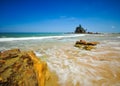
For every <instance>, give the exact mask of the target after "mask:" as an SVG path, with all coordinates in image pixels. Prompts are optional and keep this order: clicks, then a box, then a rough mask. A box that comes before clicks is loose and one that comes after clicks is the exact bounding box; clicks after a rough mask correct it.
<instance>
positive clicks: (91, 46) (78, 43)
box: [75, 40, 99, 50]
mask: <svg viewBox="0 0 120 86" xmlns="http://www.w3.org/2000/svg"><path fill="white" fill-rule="evenodd" d="M97 44H99V42H86V41H85V40H80V41H76V43H75V47H78V48H81V49H85V50H91V49H94V48H95V45H97Z"/></svg>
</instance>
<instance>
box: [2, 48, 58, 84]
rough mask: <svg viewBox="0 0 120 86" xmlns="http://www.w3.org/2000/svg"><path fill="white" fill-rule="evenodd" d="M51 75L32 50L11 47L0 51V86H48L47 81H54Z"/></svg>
mask: <svg viewBox="0 0 120 86" xmlns="http://www.w3.org/2000/svg"><path fill="white" fill-rule="evenodd" d="M52 75H53V74H52ZM52 75H51V73H50V71H49V69H48V67H47V64H46V63H45V62H43V61H41V60H40V59H39V58H37V57H36V56H35V54H34V52H32V51H29V52H22V51H20V50H19V49H12V50H7V51H3V52H0V86H48V84H47V83H50V82H51V83H52V82H53V81H54V80H52V77H53V76H52ZM55 84H57V83H52V84H51V86H55Z"/></svg>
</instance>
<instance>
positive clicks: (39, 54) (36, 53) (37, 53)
mask: <svg viewBox="0 0 120 86" xmlns="http://www.w3.org/2000/svg"><path fill="white" fill-rule="evenodd" d="M34 53H35V55H36V56H38V57H40V56H42V54H41V53H39V52H36V51H34Z"/></svg>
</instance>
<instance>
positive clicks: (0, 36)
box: [0, 33, 64, 38]
mask: <svg viewBox="0 0 120 86" xmlns="http://www.w3.org/2000/svg"><path fill="white" fill-rule="evenodd" d="M63 34H64V33H0V38H10V37H15V38H20V37H43V36H59V35H63Z"/></svg>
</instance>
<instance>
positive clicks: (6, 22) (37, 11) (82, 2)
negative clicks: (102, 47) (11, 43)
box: [0, 0, 120, 32]
mask: <svg viewBox="0 0 120 86" xmlns="http://www.w3.org/2000/svg"><path fill="white" fill-rule="evenodd" d="M79 24H81V25H82V26H83V27H84V28H85V29H87V30H88V31H93V32H120V0H0V32H73V31H74V30H75V27H76V26H78V25H79Z"/></svg>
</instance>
